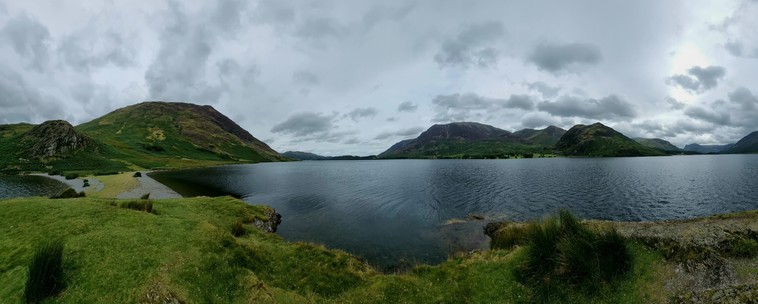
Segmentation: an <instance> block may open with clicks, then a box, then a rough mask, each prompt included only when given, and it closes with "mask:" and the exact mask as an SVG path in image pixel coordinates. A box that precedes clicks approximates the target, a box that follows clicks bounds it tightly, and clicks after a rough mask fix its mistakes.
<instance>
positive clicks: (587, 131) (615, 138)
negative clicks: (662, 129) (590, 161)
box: [555, 122, 664, 157]
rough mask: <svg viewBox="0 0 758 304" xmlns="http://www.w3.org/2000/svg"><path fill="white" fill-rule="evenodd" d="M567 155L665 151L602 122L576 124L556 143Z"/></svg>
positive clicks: (651, 154) (613, 154)
mask: <svg viewBox="0 0 758 304" xmlns="http://www.w3.org/2000/svg"><path fill="white" fill-rule="evenodd" d="M555 148H556V150H558V151H560V152H562V153H563V154H564V155H567V156H603V157H613V156H653V155H664V153H663V152H661V151H658V150H655V149H652V148H648V147H645V146H643V145H641V144H640V143H638V142H636V141H634V140H632V139H630V138H628V137H626V136H624V135H623V134H621V133H619V132H617V131H616V130H614V129H612V128H609V127H607V126H605V125H603V124H601V123H599V122H598V123H594V124H592V125H589V126H587V125H576V126H574V127H572V128H571V129H569V130H568V131H567V132H566V134H564V135H563V136H562V137H561V140H560V141H558V143H557V144H556V145H555Z"/></svg>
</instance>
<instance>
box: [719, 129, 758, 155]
mask: <svg viewBox="0 0 758 304" xmlns="http://www.w3.org/2000/svg"><path fill="white" fill-rule="evenodd" d="M724 153H758V131H755V132H753V133H750V134H748V135H747V136H745V137H743V138H742V139H740V141H738V142H737V143H736V144H734V146H733V147H731V148H729V149H727V150H726V151H724Z"/></svg>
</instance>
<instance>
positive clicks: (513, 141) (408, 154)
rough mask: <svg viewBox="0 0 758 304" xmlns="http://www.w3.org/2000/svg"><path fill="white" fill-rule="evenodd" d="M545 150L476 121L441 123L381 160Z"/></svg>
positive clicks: (495, 155) (501, 155) (505, 155)
mask: <svg viewBox="0 0 758 304" xmlns="http://www.w3.org/2000/svg"><path fill="white" fill-rule="evenodd" d="M539 151H542V148H541V147H540V146H539V145H536V144H534V143H532V142H530V141H528V140H525V139H522V138H520V137H518V136H516V135H514V134H513V133H511V132H509V131H506V130H503V129H499V128H496V127H493V126H490V125H485V124H480V123H475V122H457V123H449V124H438V125H434V126H432V127H431V128H429V129H427V130H426V131H424V132H423V133H421V135H419V136H418V137H417V138H415V139H409V140H404V141H401V142H399V143H397V144H395V145H393V146H392V147H390V148H389V149H387V151H384V152H383V153H381V154H379V158H496V157H497V158H501V157H507V156H508V155H516V154H530V155H531V154H532V153H537V152H539Z"/></svg>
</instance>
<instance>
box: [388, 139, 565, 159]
mask: <svg viewBox="0 0 758 304" xmlns="http://www.w3.org/2000/svg"><path fill="white" fill-rule="evenodd" d="M551 152H552V149H551V148H547V147H544V146H540V145H536V144H524V143H515V142H507V141H499V140H481V141H464V140H439V141H436V142H434V143H432V144H429V145H426V146H424V147H423V149H422V150H419V151H410V152H407V153H402V154H392V155H387V156H384V157H385V158H446V159H459V158H460V159H469V158H471V159H496V158H500V159H503V158H521V157H524V156H532V155H534V154H540V155H541V154H544V153H551Z"/></svg>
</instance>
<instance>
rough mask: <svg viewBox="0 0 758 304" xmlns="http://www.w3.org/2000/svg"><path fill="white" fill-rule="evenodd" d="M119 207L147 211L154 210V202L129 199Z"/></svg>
mask: <svg viewBox="0 0 758 304" xmlns="http://www.w3.org/2000/svg"><path fill="white" fill-rule="evenodd" d="M119 207H121V208H124V209H132V210H137V211H144V212H147V213H152V212H153V202H151V201H149V200H139V201H128V202H123V203H121V205H119Z"/></svg>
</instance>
